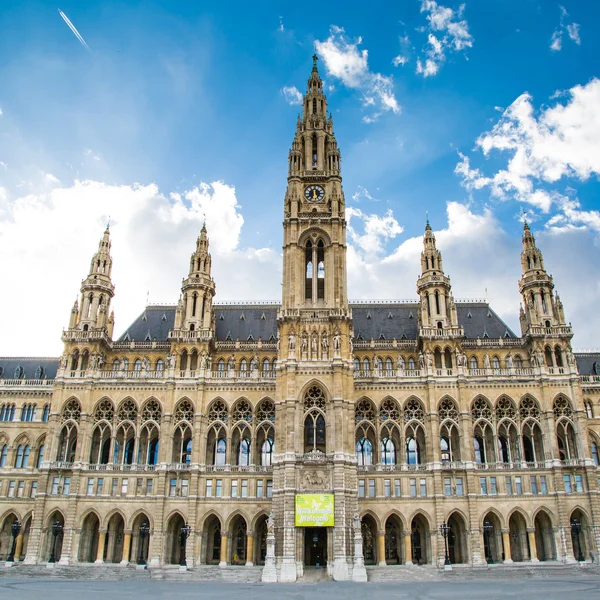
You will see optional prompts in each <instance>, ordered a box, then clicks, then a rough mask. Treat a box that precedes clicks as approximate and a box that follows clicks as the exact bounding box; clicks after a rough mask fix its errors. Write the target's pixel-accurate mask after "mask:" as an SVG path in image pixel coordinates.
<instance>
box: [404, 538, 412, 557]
mask: <svg viewBox="0 0 600 600" xmlns="http://www.w3.org/2000/svg"><path fill="white" fill-rule="evenodd" d="M404 564H405V565H412V564H413V562H412V540H411V537H410V532H409V533H405V534H404Z"/></svg>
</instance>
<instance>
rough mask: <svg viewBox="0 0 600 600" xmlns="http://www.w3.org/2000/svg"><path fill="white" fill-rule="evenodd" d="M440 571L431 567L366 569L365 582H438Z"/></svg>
mask: <svg viewBox="0 0 600 600" xmlns="http://www.w3.org/2000/svg"><path fill="white" fill-rule="evenodd" d="M440 578H441V577H440V571H439V570H438V569H437V568H436V567H433V566H431V565H420V566H417V565H413V566H409V567H407V566H404V565H389V566H385V567H379V566H377V567H367V581H372V582H385V581H434V580H439V579H440Z"/></svg>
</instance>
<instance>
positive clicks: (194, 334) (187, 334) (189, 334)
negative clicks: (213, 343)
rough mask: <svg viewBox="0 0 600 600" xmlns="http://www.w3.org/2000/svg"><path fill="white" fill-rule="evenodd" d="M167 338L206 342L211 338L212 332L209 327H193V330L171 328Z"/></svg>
mask: <svg viewBox="0 0 600 600" xmlns="http://www.w3.org/2000/svg"><path fill="white" fill-rule="evenodd" d="M169 339H170V340H178V341H180V342H192V341H206V342H207V341H209V340H210V339H212V333H211V331H210V330H209V329H195V330H194V331H189V330H188V329H171V330H170V331H169Z"/></svg>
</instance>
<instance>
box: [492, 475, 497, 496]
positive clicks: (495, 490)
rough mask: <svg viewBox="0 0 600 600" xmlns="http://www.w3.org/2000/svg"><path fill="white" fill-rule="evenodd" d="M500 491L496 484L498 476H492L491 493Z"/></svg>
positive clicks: (494, 493)
mask: <svg viewBox="0 0 600 600" xmlns="http://www.w3.org/2000/svg"><path fill="white" fill-rule="evenodd" d="M497 493H498V486H497V484H496V478H495V477H490V494H491V495H492V496H495V495H496V494H497Z"/></svg>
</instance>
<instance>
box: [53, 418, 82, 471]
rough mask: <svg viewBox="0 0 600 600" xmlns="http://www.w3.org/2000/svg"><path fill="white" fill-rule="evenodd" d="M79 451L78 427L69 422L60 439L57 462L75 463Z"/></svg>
mask: <svg viewBox="0 0 600 600" xmlns="http://www.w3.org/2000/svg"><path fill="white" fill-rule="evenodd" d="M76 450H77V427H76V426H75V423H73V422H71V421H69V422H67V423H65V425H64V426H63V428H62V429H61V432H60V436H59V438H58V452H57V455H56V460H57V461H65V462H73V461H74V460H75V451H76Z"/></svg>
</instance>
